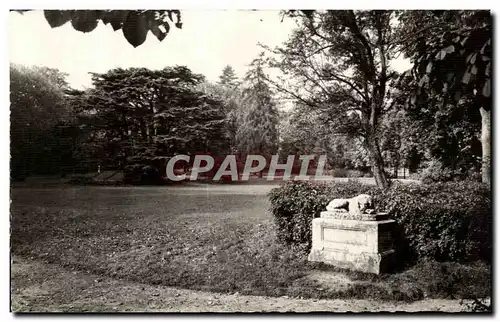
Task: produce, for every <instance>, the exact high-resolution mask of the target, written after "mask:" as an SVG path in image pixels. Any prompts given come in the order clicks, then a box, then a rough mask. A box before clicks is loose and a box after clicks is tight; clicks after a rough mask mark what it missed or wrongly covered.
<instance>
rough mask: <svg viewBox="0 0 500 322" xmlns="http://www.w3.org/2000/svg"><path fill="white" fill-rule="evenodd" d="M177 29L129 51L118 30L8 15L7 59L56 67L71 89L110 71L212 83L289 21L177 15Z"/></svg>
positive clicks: (256, 15)
mask: <svg viewBox="0 0 500 322" xmlns="http://www.w3.org/2000/svg"><path fill="white" fill-rule="evenodd" d="M182 20H183V27H182V29H177V28H172V29H171V30H170V33H169V34H168V35H167V37H166V38H165V39H164V40H163V41H162V42H159V41H158V40H157V39H156V38H155V37H154V36H153V35H152V34H151V33H149V34H148V37H147V40H146V42H145V43H143V44H142V45H141V46H139V47H137V48H134V47H132V46H131V45H130V44H129V43H128V42H127V41H126V40H125V38H124V37H123V34H122V31H121V30H119V31H116V32H115V31H113V29H112V28H111V26H110V25H107V26H105V25H104V24H102V22H100V23H99V26H97V28H96V29H94V30H93V31H92V32H90V33H81V32H78V31H76V30H74V29H73V27H72V26H71V24H70V23H67V24H65V25H64V26H62V27H59V28H54V29H51V28H50V26H49V25H48V23H47V21H46V20H45V18H44V16H43V13H42V12H41V11H36V12H26V13H24V14H23V15H21V14H19V13H15V12H11V13H9V56H10V61H11V62H12V63H18V64H24V65H42V66H47V67H53V68H58V69H59V70H61V71H63V72H66V73H68V74H69V77H68V81H69V82H70V84H71V85H72V86H74V87H77V88H81V87H82V86H90V85H91V83H90V77H89V75H88V72H98V73H102V72H106V71H107V70H109V69H111V68H115V67H124V68H126V67H147V68H150V69H161V68H163V67H165V66H171V65H186V66H188V67H189V68H190V69H191V70H192V71H193V72H196V73H201V74H203V75H205V76H206V77H207V78H208V79H209V80H211V81H216V80H217V79H218V76H219V75H220V74H221V72H222V69H223V68H224V66H226V65H231V66H232V67H233V68H234V69H235V71H236V73H237V75H238V76H240V77H241V76H243V75H244V73H245V71H246V69H247V68H246V66H247V65H248V64H249V63H250V62H251V61H252V60H253V59H254V58H256V57H257V55H258V54H259V53H260V52H261V51H262V50H263V49H262V48H260V47H259V46H258V45H257V44H258V43H259V42H260V43H263V44H265V45H271V46H275V45H279V44H280V43H282V42H283V41H285V40H286V39H287V35H288V34H289V32H290V31H291V30H292V27H293V26H294V23H293V21H291V20H290V19H285V20H284V21H283V22H281V18H280V16H279V11H271V10H264V11H234V10H233V11H222V10H221V11H215V10H214V11H208V10H203V11H202V10H198V11H193V10H190V11H189V10H186V11H183V12H182Z"/></svg>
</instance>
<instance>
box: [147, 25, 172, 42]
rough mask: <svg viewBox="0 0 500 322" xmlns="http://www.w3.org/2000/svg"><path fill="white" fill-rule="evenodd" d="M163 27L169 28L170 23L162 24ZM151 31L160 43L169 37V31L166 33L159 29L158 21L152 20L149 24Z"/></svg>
mask: <svg viewBox="0 0 500 322" xmlns="http://www.w3.org/2000/svg"><path fill="white" fill-rule="evenodd" d="M161 24H162V25H165V24H166V25H167V26H168V23H166V22H161ZM149 30H151V33H152V34H153V35H155V37H156V38H157V39H158V40H159V41H162V40H163V39H165V37H166V36H167V33H168V29H167V30H166V31H162V30H161V29H160V27H159V22H158V21H157V20H151V21H150V22H149Z"/></svg>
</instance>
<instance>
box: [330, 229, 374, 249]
mask: <svg viewBox="0 0 500 322" xmlns="http://www.w3.org/2000/svg"><path fill="white" fill-rule="evenodd" d="M366 236H367V235H366V233H365V232H364V231H363V230H359V229H349V230H339V229H334V228H324V229H323V240H324V241H326V242H332V243H342V244H350V245H366V238H367V237H366Z"/></svg>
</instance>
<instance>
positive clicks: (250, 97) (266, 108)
mask: <svg viewBox="0 0 500 322" xmlns="http://www.w3.org/2000/svg"><path fill="white" fill-rule="evenodd" d="M265 79H266V76H265V74H264V70H263V54H261V55H260V56H259V57H258V58H256V59H254V60H253V61H252V63H251V64H250V67H249V70H248V71H247V73H246V75H245V79H244V85H243V86H244V89H243V102H242V105H243V106H244V109H243V110H240V113H239V115H238V123H237V124H238V128H237V131H236V142H237V146H236V150H237V151H238V152H240V153H245V154H246V153H248V154H271V153H275V152H276V151H277V145H278V110H277V108H276V103H275V101H274V99H273V93H272V91H271V89H270V88H269V85H268V84H267V83H266V81H265Z"/></svg>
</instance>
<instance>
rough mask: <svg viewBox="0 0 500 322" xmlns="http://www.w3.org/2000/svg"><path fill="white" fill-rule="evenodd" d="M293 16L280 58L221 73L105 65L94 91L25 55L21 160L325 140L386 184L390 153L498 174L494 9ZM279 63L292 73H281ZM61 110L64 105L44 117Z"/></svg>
mask: <svg viewBox="0 0 500 322" xmlns="http://www.w3.org/2000/svg"><path fill="white" fill-rule="evenodd" d="M89 15H90V18H92V19H84V20H85V23H83V22H82V21H83V20H82V19H81V18H82V17H83V16H89ZM283 15H284V16H287V17H288V18H289V19H295V20H296V22H297V28H296V29H295V30H294V31H293V32H292V34H291V35H290V36H289V39H288V40H287V41H286V42H285V43H284V44H283V45H282V46H279V47H277V48H267V49H268V51H270V52H272V53H274V54H276V55H277V57H278V58H277V59H275V58H271V59H266V58H265V57H264V56H263V55H260V56H259V57H258V58H256V59H255V60H254V61H253V62H252V64H251V65H250V66H249V70H248V71H247V73H246V75H245V77H243V79H241V80H239V79H238V77H237V76H236V73H235V71H234V69H232V67H231V66H226V67H225V68H224V69H223V71H222V74H221V76H220V78H219V81H218V82H217V83H210V82H207V81H206V80H205V79H204V77H203V76H202V75H198V74H194V73H192V72H191V71H190V70H189V69H187V68H185V67H172V68H166V69H163V70H161V71H150V70H147V69H140V68H139V69H137V68H136V69H128V70H123V69H115V70H112V71H109V72H108V73H104V74H100V75H98V74H94V75H93V82H94V87H93V88H91V89H89V90H86V91H70V90H69V88H68V87H67V84H66V83H65V81H64V75H63V74H61V73H58V72H57V71H54V70H50V69H46V68H45V69H44V68H34V69H26V68H24V69H23V68H21V67H16V66H11V79H12V84H11V101H12V119H13V123H12V130H11V133H12V136H13V137H14V138H13V140H12V169H13V173H17V174H19V175H20V176H23V175H26V174H29V173H32V172H33V171H35V172H39V171H41V169H37V167H38V168H44V169H46V171H55V169H52V168H51V167H54V166H52V165H51V167H45V166H37V165H38V164H42V163H40V160H42V159H43V158H44V156H43V155H46V156H50V157H52V158H55V157H56V156H57V158H59V159H60V160H61V162H59V163H61V164H64V165H73V166H74V163H75V160H76V159H85V160H96V161H95V162H98V163H104V164H107V165H110V166H113V167H116V168H123V169H124V168H125V167H126V166H130V165H133V164H145V163H147V164H151V163H154V162H156V161H155V160H157V159H158V158H164V157H166V156H170V155H173V154H175V153H198V152H203V153H207V152H210V153H228V152H232V153H242V154H245V153H260V154H270V153H276V152H277V151H278V150H280V153H281V154H282V155H283V154H286V153H295V154H297V153H306V152H308V151H312V150H316V151H320V150H321V151H326V152H327V153H328V154H329V155H330V156H331V162H332V165H336V166H344V167H352V165H353V164H358V165H359V164H365V165H366V164H368V165H370V166H371V168H372V173H373V175H374V177H375V180H376V182H377V184H378V185H379V186H380V187H384V188H385V187H387V186H388V184H389V181H388V180H387V178H388V174H387V173H386V168H387V166H391V167H392V168H393V169H394V173H395V174H397V170H398V168H400V167H404V168H409V169H410V171H411V172H415V171H417V170H419V169H421V168H422V167H425V165H426V163H428V164H432V165H433V166H436V165H437V168H436V169H437V170H439V171H441V170H443V171H445V170H446V171H449V172H450V173H455V174H457V173H458V174H461V175H464V174H467V173H468V172H470V171H471V170H472V171H478V169H479V168H481V174H482V181H483V182H489V181H490V177H491V170H490V168H491V75H492V37H491V34H492V23H491V14H490V12H489V11H481V10H480V11H463V10H462V11H440V10H427V11H393V10H372V11H353V10H342V11H338V10H337V11H314V10H288V11H285V12H283ZM45 17H46V19H47V20H48V22H49V24H50V25H51V26H52V27H58V26H61V25H63V24H64V23H67V22H71V24H72V25H73V27H74V28H75V29H76V30H79V31H83V32H89V31H92V30H93V29H94V28H95V26H94V24H96V23H97V22H98V21H103V22H104V23H105V24H111V26H112V27H113V28H114V29H115V30H117V29H122V30H123V33H124V36H125V38H127V40H128V41H129V42H130V43H132V44H133V45H134V46H138V45H140V44H141V43H142V42H143V41H144V40H145V33H147V31H148V30H150V31H151V32H152V33H153V34H154V35H155V36H156V37H157V38H158V39H159V40H160V41H161V40H162V39H163V38H164V37H165V36H166V33H168V29H169V27H167V26H170V24H172V23H173V22H175V24H176V26H177V27H178V28H180V27H181V22H180V12H179V11H176V10H163V11H161V10H157V11H147V10H145V11H144V10H143V11H141V10H125V11H120V10H118V11H116V10H115V11H109V10H101V11H95V10H94V11H60V10H55V11H45ZM133 22H141V23H139V24H135V25H136V27H132V26H133V25H134V23H133ZM159 27H161V30H160V31H158V30H157V29H158V28H159ZM165 28H166V30H164V29H165ZM401 55H404V56H405V57H407V58H410V59H411V62H412V64H413V67H412V69H411V70H410V71H408V72H405V73H403V74H399V73H398V72H397V71H395V70H394V69H392V67H391V62H392V61H394V60H395V59H396V58H397V57H400V56H401ZM275 57H276V56H275ZM268 67H274V68H278V69H279V70H280V71H281V75H282V76H283V77H278V79H276V78H274V79H271V78H270V77H269V76H268V75H267V74H266V72H265V70H266V68H268ZM25 78H27V79H26V80H25ZM32 83H33V84H36V86H35V85H29V86H28V85H27V84H32ZM42 88H43V90H40V89H42ZM276 94H280V95H285V96H286V97H287V98H288V99H292V100H293V107H292V111H288V112H287V113H281V114H279V112H278V107H279V105H280V104H279V100H278V99H277V95H276ZM49 102H57V103H55V104H52V103H49ZM51 109H56V110H57V111H56V112H53V111H52V112H51V113H50V115H51V116H50V117H47V118H46V119H44V120H43V121H42V122H39V123H37V122H34V120H36V119H37V118H38V117H39V115H40V114H37V113H41V112H40V111H43V113H45V112H48V111H51ZM44 115H45V114H44ZM14 119H15V120H14ZM34 142H37V143H36V144H35V143H34ZM69 146H71V147H72V151H73V152H72V153H68V152H67V151H68V150H70V149H68V148H67V147H69ZM42 147H43V149H42ZM48 147H50V148H48ZM44 149H45V150H44ZM41 151H45V152H43V153H42V152H41ZM195 151H196V152H195ZM63 160H64V161H63ZM153 161H154V162H153ZM86 162H88V161H86ZM59 163H57V164H59ZM80 163H81V162H80ZM64 167H65V166H60V167H59V168H60V169H59V171H63V170H62V169H63V168H64ZM49 169H50V170H49Z"/></svg>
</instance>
